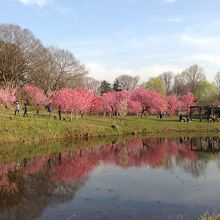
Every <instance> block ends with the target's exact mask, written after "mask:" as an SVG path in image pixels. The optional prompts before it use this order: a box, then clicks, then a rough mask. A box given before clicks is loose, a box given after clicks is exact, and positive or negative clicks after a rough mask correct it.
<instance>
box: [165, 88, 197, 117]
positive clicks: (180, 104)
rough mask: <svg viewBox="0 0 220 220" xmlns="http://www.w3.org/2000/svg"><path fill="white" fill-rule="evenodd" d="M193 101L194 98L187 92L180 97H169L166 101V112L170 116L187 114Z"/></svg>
mask: <svg viewBox="0 0 220 220" xmlns="http://www.w3.org/2000/svg"><path fill="white" fill-rule="evenodd" d="M195 101H196V97H195V96H194V95H193V94H192V93H191V92H188V93H186V94H185V95H182V96H180V97H177V96H169V97H168V101H167V105H168V112H169V114H171V115H174V114H176V113H177V112H179V111H186V112H188V111H189V107H190V106H192V105H194V104H195Z"/></svg>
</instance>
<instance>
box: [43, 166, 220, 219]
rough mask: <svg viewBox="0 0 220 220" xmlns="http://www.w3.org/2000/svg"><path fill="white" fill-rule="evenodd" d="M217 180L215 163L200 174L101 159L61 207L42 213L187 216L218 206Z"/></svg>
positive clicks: (110, 216) (106, 216)
mask: <svg viewBox="0 0 220 220" xmlns="http://www.w3.org/2000/svg"><path fill="white" fill-rule="evenodd" d="M214 175H216V177H215V178H213V176H214ZM219 184H220V173H219V170H218V169H217V167H216V165H215V163H210V165H208V167H207V171H206V175H205V176H200V177H198V178H192V176H191V175H190V174H187V173H185V172H184V171H183V170H182V169H179V168H177V169H174V170H173V171H172V172H171V171H169V170H166V169H163V168H160V169H152V168H149V167H143V168H129V169H122V168H119V167H115V166H112V165H107V166H104V165H102V166H99V167H97V168H96V169H95V170H94V171H93V172H92V173H91V174H90V177H89V179H88V181H87V182H86V184H85V186H84V187H82V188H81V189H80V191H79V192H78V193H77V195H76V197H75V199H74V200H72V201H70V202H69V203H68V205H67V206H66V207H65V208H64V210H65V211H64V210H63V205H60V206H58V207H56V210H54V208H49V209H47V210H46V211H45V212H44V213H43V215H42V219H46V218H47V217H48V216H53V219H55V216H56V215H58V213H63V215H64V216H65V217H67V216H69V217H70V216H71V215H72V219H102V218H103V219H126V218H128V219H129V217H130V219H134V217H135V219H146V217H149V219H154V217H155V219H163V218H165V217H167V218H166V219H168V216H171V217H173V218H172V219H178V218H177V217H178V216H181V215H183V216H185V217H184V219H185V218H186V219H187V218H188V216H190V217H196V216H198V215H199V214H201V213H205V212H206V211H207V210H209V211H211V212H213V211H215V210H218V211H220V209H219V204H220V193H219ZM171 213H172V215H171ZM93 215H95V216H93ZM57 219H58V218H57ZM70 219H71V218H70ZM192 219H193V218H192Z"/></svg>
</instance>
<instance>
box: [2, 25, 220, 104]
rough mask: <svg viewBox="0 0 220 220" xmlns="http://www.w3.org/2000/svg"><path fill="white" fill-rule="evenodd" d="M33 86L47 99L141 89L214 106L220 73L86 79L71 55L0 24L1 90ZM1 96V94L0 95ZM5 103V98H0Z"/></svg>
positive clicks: (190, 71) (219, 91) (194, 69)
mask: <svg viewBox="0 0 220 220" xmlns="http://www.w3.org/2000/svg"><path fill="white" fill-rule="evenodd" d="M27 84H30V85H35V86H37V87H38V88H39V89H41V90H43V91H44V93H45V94H47V95H48V96H50V94H51V92H54V91H57V90H60V89H62V88H69V89H75V88H84V89H86V90H89V91H92V92H93V93H95V94H96V95H103V94H105V93H109V92H121V91H132V90H134V89H136V88H144V89H147V90H152V91H156V92H157V93H159V94H160V95H162V96H177V97H179V96H182V95H184V94H187V93H188V92H191V93H192V94H193V95H194V96H195V97H197V100H196V101H197V103H198V104H217V103H218V102H219V100H220V72H219V73H217V74H216V77H215V82H214V83H210V82H208V81H207V79H206V76H205V73H204V70H203V69H202V68H201V67H199V66H198V65H192V66H190V67H188V68H186V69H185V70H184V71H182V72H181V73H178V74H174V73H173V72H171V71H170V72H164V73H162V74H161V75H159V76H158V77H151V78H150V79H149V80H148V81H147V82H144V83H142V84H139V77H138V76H135V77H133V76H130V75H126V74H122V75H120V76H118V77H117V78H116V79H115V80H114V82H113V83H112V84H111V83H109V82H107V81H105V80H104V81H101V82H100V81H98V80H96V79H94V78H92V77H88V76H87V70H86V68H85V66H84V65H83V64H81V63H80V62H79V61H78V60H77V59H76V58H75V57H74V55H73V54H72V53H71V52H70V51H68V50H64V49H60V48H57V47H54V46H50V47H45V46H44V45H43V44H42V43H41V41H40V40H39V39H38V38H36V37H35V36H34V35H33V33H32V32H31V31H30V30H28V29H23V28H21V27H19V26H17V25H6V24H2V25H0V88H2V89H1V90H2V91H3V90H4V89H6V88H7V89H9V90H10V91H11V93H14V92H15V90H14V88H19V89H21V88H22V87H24V86H25V85H27ZM1 96H3V95H1ZM2 99H3V101H2V102H4V103H5V102H6V99H8V98H6V97H5V98H2Z"/></svg>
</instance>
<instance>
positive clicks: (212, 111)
mask: <svg viewBox="0 0 220 220" xmlns="http://www.w3.org/2000/svg"><path fill="white" fill-rule="evenodd" d="M194 111H198V113H199V119H200V121H202V119H203V118H204V117H203V116H204V115H206V117H205V118H206V119H208V117H209V116H211V117H212V118H213V117H214V116H215V115H216V114H217V116H218V117H219V116H220V106H216V105H193V106H190V118H192V114H193V112H194Z"/></svg>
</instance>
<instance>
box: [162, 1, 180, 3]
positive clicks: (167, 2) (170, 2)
mask: <svg viewBox="0 0 220 220" xmlns="http://www.w3.org/2000/svg"><path fill="white" fill-rule="evenodd" d="M176 1H177V0H164V2H165V3H175V2H176Z"/></svg>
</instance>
